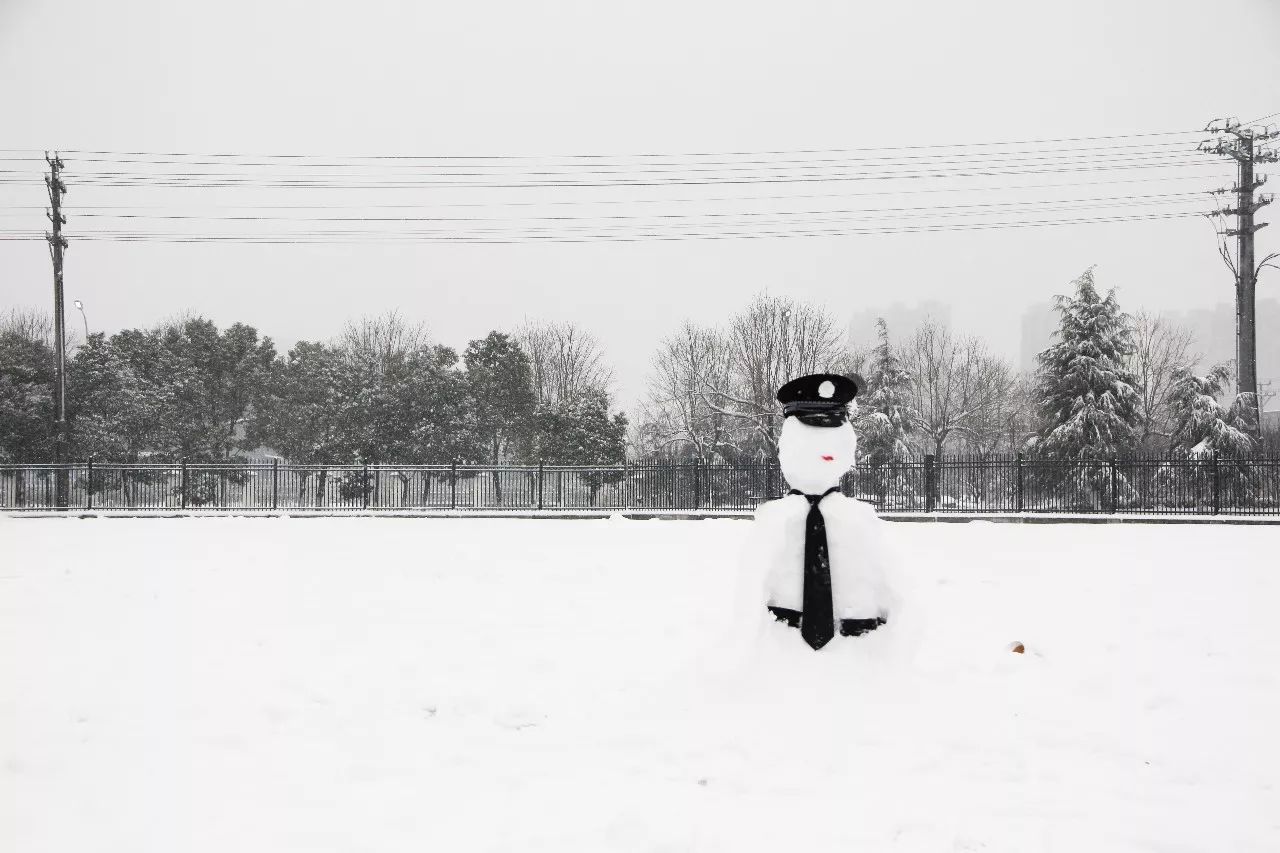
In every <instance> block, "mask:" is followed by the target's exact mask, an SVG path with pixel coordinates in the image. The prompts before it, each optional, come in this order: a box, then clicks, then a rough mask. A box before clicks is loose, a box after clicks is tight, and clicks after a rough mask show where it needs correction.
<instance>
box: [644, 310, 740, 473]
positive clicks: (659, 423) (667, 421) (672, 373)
mask: <svg viewBox="0 0 1280 853" xmlns="http://www.w3.org/2000/svg"><path fill="white" fill-rule="evenodd" d="M731 379H732V374H731V365H730V359H729V347H728V343H727V342H726V340H725V339H724V337H723V336H722V335H721V334H720V333H719V332H717V331H716V330H715V329H708V328H703V327H701V326H695V325H694V324H692V323H690V322H687V321H686V322H685V323H684V324H683V325H682V326H681V327H680V328H679V329H678V330H676V332H674V333H673V334H671V335H668V336H667V337H666V338H663V339H662V341H661V342H660V343H659V345H658V351H657V353H655V354H654V357H653V365H652V373H651V374H650V377H649V389H648V395H647V396H646V398H645V401H644V405H643V410H642V416H641V420H642V422H643V423H644V427H643V429H642V430H641V431H640V435H641V436H642V438H643V440H644V441H645V443H646V444H647V445H648V449H651V450H654V451H659V452H661V451H665V450H670V449H672V448H679V447H687V448H688V449H689V450H690V451H692V453H693V455H694V456H695V457H697V459H698V460H699V461H700V462H710V461H711V460H713V459H714V458H716V457H717V456H719V457H720V458H728V457H730V456H733V455H735V454H736V451H737V450H738V441H737V436H735V434H734V427H735V426H736V422H735V421H734V419H732V418H731V417H730V416H729V415H727V414H725V413H724V412H722V411H719V410H718V409H717V408H716V407H715V406H713V405H711V403H709V402H708V399H707V389H708V388H722V387H728V385H729V384H730V383H731Z"/></svg>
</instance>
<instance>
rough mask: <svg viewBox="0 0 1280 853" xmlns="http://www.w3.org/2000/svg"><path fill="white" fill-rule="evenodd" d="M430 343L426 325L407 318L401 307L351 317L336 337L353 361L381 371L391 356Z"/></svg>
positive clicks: (365, 368)
mask: <svg viewBox="0 0 1280 853" xmlns="http://www.w3.org/2000/svg"><path fill="white" fill-rule="evenodd" d="M428 344H429V338H428V336H427V327H426V325H425V324H424V323H410V322H408V321H406V320H405V319H404V317H402V316H400V312H399V311H389V312H387V313H386V314H381V315H379V316H377V317H361V318H360V320H358V321H351V322H349V323H347V325H346V327H345V328H344V329H343V330H342V334H341V335H339V336H338V340H337V345H338V349H339V350H340V351H341V352H342V354H343V355H344V356H345V358H346V359H347V361H348V362H349V363H350V364H352V365H354V366H359V367H360V368H362V369H364V370H368V371H373V372H374V373H378V374H380V373H381V372H383V371H385V370H386V367H387V364H388V362H389V361H390V360H391V359H393V358H396V357H400V356H404V355H407V354H408V353H411V352H415V351H417V350H420V349H422V348H424V347H426V346H427V345H428Z"/></svg>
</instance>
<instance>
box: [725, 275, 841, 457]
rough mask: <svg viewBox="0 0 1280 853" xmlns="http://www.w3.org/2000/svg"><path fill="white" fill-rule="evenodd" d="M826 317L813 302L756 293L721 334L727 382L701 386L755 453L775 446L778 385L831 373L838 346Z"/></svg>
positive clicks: (833, 327)
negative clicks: (748, 437) (752, 441)
mask: <svg viewBox="0 0 1280 853" xmlns="http://www.w3.org/2000/svg"><path fill="white" fill-rule="evenodd" d="M840 337H841V336H840V334H839V333H838V332H837V330H836V324H835V322H834V321H833V320H832V318H831V317H830V316H829V315H828V314H826V313H825V312H824V311H823V310H822V309H820V308H817V307H816V306H813V305H807V304H805V303H801V302H796V301H795V300H793V299H789V298H785V297H775V296H767V295H760V296H757V297H756V298H755V299H753V300H752V301H751V303H750V304H749V305H748V306H747V307H746V309H744V310H743V311H742V312H741V313H740V314H738V315H737V316H736V317H734V318H733V320H732V322H731V323H730V325H729V330H728V332H727V334H726V343H727V346H728V350H729V363H730V367H731V370H730V375H729V377H728V381H727V382H725V383H722V384H719V385H715V384H710V385H708V386H706V389H705V394H704V397H705V399H706V401H707V404H708V405H709V406H710V407H711V408H712V409H713V410H714V411H716V412H719V413H721V414H723V415H725V416H726V417H730V418H734V419H736V420H738V421H740V422H741V423H742V424H743V425H744V426H746V427H747V428H748V429H749V431H750V432H751V433H752V434H753V435H754V437H755V438H756V439H758V443H759V448H758V450H759V453H760V455H762V456H764V457H765V458H772V457H773V456H774V455H776V453H777V450H778V430H779V426H780V424H779V421H780V418H779V416H778V403H777V399H776V397H775V395H776V394H777V391H778V388H779V387H780V386H781V385H783V384H784V383H785V382H787V381H788V380H790V379H794V378H795V377H797V376H801V375H804V374H806V373H818V372H823V371H833V372H834V371H837V370H839V369H840V368H841V367H842V366H843V361H844V358H845V355H846V354H845V352H844V348H843V347H842V345H841V342H840Z"/></svg>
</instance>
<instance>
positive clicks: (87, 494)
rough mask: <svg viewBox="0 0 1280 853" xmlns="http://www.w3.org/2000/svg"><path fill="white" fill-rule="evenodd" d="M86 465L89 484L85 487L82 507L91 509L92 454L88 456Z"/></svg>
mask: <svg viewBox="0 0 1280 853" xmlns="http://www.w3.org/2000/svg"><path fill="white" fill-rule="evenodd" d="M87 466H88V468H89V484H88V486H87V487H86V488H85V499H84V508H85V509H93V457H92V456H90V457H89V461H88V463H87Z"/></svg>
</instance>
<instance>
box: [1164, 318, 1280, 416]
mask: <svg viewBox="0 0 1280 853" xmlns="http://www.w3.org/2000/svg"><path fill="white" fill-rule="evenodd" d="M1169 316H1170V318H1172V319H1173V320H1175V321H1176V322H1178V323H1181V324H1182V325H1184V326H1187V327H1188V328H1189V329H1191V333H1192V334H1193V335H1195V343H1194V344H1192V347H1191V348H1192V351H1193V352H1196V353H1199V354H1200V356H1201V360H1200V369H1201V370H1205V369H1207V368H1209V367H1211V366H1212V365H1215V364H1219V363H1221V362H1224V361H1231V360H1232V359H1234V358H1235V357H1236V308H1235V303H1234V302H1219V303H1218V304H1217V305H1215V306H1214V307H1212V308H1196V309H1192V310H1190V311H1184V312H1181V313H1176V312H1170V314H1169ZM1256 320H1257V327H1256V328H1257V341H1258V384H1259V390H1265V388H1266V385H1267V383H1268V382H1270V383H1271V387H1272V388H1273V389H1274V388H1280V301H1277V300H1275V299H1259V300H1258V304H1257V310H1256ZM1271 406H1272V407H1277V406H1280V398H1277V399H1275V400H1272V402H1271Z"/></svg>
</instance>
